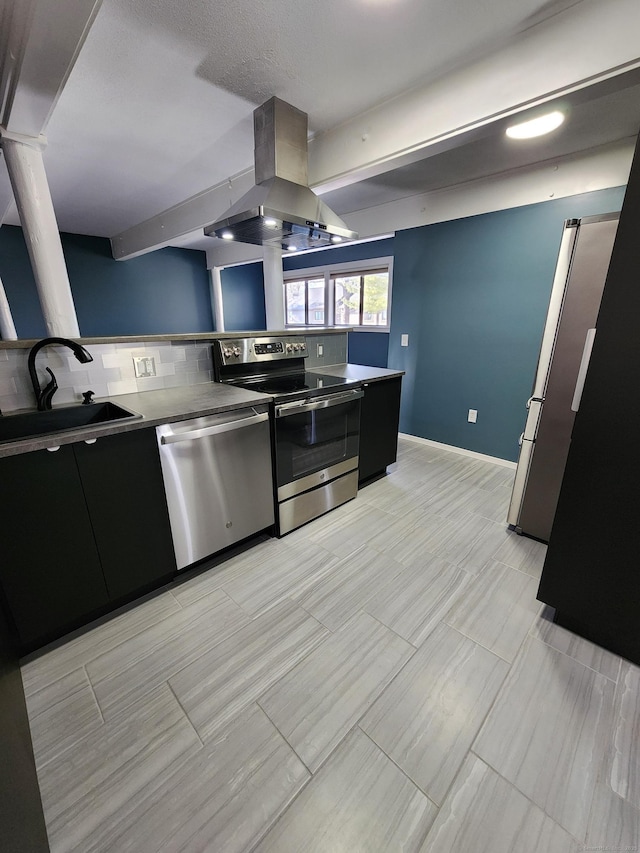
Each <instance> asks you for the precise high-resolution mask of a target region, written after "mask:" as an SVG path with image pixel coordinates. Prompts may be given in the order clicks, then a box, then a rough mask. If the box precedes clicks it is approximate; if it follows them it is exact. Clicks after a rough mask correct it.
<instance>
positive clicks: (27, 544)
mask: <svg viewBox="0 0 640 853" xmlns="http://www.w3.org/2000/svg"><path fill="white" fill-rule="evenodd" d="M0 480H1V482H2V484H3V490H4V494H5V495H6V496H7V499H6V500H5V505H4V507H3V512H2V514H1V515H0V535H1V539H2V543H3V544H2V557H3V559H2V566H1V567H0V582H1V584H2V591H3V595H4V598H5V601H6V603H7V605H8V609H9V611H10V614H11V617H12V620H13V623H14V625H15V629H16V631H17V638H18V645H19V647H20V649H21V651H23V652H24V651H28V650H30V649H33V648H37V646H38V645H42V643H44V642H46V641H48V640H50V639H53V638H54V637H56V636H60V635H61V634H63V633H65V631H68V630H70V629H72V628H74V627H77V626H79V625H82V624H83V623H85V622H87V621H89V620H90V619H91V618H93V617H94V616H96V615H98V614H99V613H100V612H106V611H107V610H108V609H109V608H110V607H113V606H115V605H116V604H117V603H121V602H122V601H124V600H125V599H127V598H131V597H132V596H133V595H134V594H135V593H136V592H143V591H145V590H147V589H150V588H152V587H153V586H158V585H160V584H161V583H162V582H163V581H165V580H169V579H170V577H171V576H172V575H173V573H174V571H175V561H174V557H173V547H172V542H171V534H170V530H169V518H168V512H167V508H166V503H165V499H164V489H163V485H162V475H161V472H160V460H159V457H158V451H157V446H156V440H155V431H154V430H139V431H133V432H128V433H121V434H118V435H113V436H106V437H102V438H99V439H97V441H96V442H95V443H93V444H86V443H85V442H78V443H76V444H73V445H64V446H62V447H60V448H59V449H58V450H56V451H54V452H50V451H46V450H39V451H34V452H33V453H25V454H21V455H19V456H9V457H5V458H4V459H0Z"/></svg>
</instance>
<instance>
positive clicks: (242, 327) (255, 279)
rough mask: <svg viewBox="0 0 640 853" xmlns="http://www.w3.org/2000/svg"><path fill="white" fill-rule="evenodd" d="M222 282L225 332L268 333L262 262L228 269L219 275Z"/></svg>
mask: <svg viewBox="0 0 640 853" xmlns="http://www.w3.org/2000/svg"><path fill="white" fill-rule="evenodd" d="M220 281H221V283H222V304H223V309H224V327H225V329H226V330H227V331H228V332H233V331H252V330H254V329H266V328H267V315H266V310H265V305H264V273H263V268H262V261H258V262H257V263H253V264H242V265H240V266H237V267H227V268H226V269H223V270H222V271H221V272H220ZM283 322H284V321H283Z"/></svg>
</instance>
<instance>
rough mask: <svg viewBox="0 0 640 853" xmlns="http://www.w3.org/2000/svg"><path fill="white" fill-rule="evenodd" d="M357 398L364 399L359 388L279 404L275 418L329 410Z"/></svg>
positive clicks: (362, 392)
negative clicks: (317, 410)
mask: <svg viewBox="0 0 640 853" xmlns="http://www.w3.org/2000/svg"><path fill="white" fill-rule="evenodd" d="M359 397H364V391H363V390H362V389H361V388H354V389H353V391H345V392H344V393H342V394H331V395H330V396H328V397H315V398H312V399H311V400H308V399H307V400H296V401H295V402H293V403H281V404H280V405H278V406H276V417H277V418H286V417H288V416H289V415H299V414H300V413H302V412H313V411H315V410H316V409H329V408H331V406H341V405H343V404H344V403H350V402H351V401H352V400H357V399H358V398H359Z"/></svg>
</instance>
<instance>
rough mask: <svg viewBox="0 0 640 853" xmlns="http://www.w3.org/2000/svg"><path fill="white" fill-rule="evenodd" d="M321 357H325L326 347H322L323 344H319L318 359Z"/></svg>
mask: <svg viewBox="0 0 640 853" xmlns="http://www.w3.org/2000/svg"><path fill="white" fill-rule="evenodd" d="M321 355H324V347H323V346H322V344H318V358H319V357H320V356H321Z"/></svg>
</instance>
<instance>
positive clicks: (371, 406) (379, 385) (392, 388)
mask: <svg viewBox="0 0 640 853" xmlns="http://www.w3.org/2000/svg"><path fill="white" fill-rule="evenodd" d="M401 388H402V377H400V376H397V377H396V376H394V377H393V378H391V379H381V380H380V381H378V382H369V383H367V384H365V386H364V397H363V398H362V400H361V408H360V452H359V457H360V462H359V465H358V479H359V482H360V483H364V482H365V481H367V480H369V479H371V478H372V477H375V476H377V475H379V474H382V473H384V471H385V469H386V467H387V465H391V464H392V463H393V462H395V461H396V456H397V452H398V425H399V422H400V391H401Z"/></svg>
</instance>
